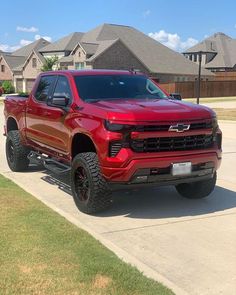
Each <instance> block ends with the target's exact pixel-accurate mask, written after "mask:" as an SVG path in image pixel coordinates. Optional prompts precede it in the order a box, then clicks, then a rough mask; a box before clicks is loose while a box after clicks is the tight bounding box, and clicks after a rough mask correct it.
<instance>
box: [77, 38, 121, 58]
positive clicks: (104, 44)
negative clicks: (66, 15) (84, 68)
mask: <svg viewBox="0 0 236 295" xmlns="http://www.w3.org/2000/svg"><path fill="white" fill-rule="evenodd" d="M118 40H119V39H115V40H105V41H99V42H98V43H97V50H96V52H95V53H94V54H93V55H92V56H91V57H90V58H88V59H87V61H88V62H91V61H93V60H95V59H96V58H97V57H98V56H99V55H100V54H102V53H103V52H105V51H106V50H107V49H108V48H109V47H110V46H111V45H113V44H114V43H116V42H117V41H118ZM82 44H84V43H82Z"/></svg>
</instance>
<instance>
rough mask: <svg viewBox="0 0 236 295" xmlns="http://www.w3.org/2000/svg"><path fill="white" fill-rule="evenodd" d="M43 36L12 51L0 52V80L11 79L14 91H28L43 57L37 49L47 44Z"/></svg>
mask: <svg viewBox="0 0 236 295" xmlns="http://www.w3.org/2000/svg"><path fill="white" fill-rule="evenodd" d="M48 44H49V42H48V41H46V40H44V39H43V38H41V39H39V40H37V41H35V42H33V43H31V44H29V45H27V46H24V47H22V48H20V49H18V50H16V51H14V52H12V53H3V52H1V53H0V81H4V80H7V81H11V82H12V83H13V85H14V87H15V89H16V91H18V92H20V91H30V90H31V89H32V83H33V82H34V80H35V78H36V76H37V75H38V73H40V68H41V67H42V65H43V63H44V57H43V56H42V55H41V54H40V53H39V51H38V50H39V49H40V48H42V47H44V46H46V45H48Z"/></svg>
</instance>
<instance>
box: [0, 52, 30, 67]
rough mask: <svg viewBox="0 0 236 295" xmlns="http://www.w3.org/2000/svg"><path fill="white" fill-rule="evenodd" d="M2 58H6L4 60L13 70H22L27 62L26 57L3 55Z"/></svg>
mask: <svg viewBox="0 0 236 295" xmlns="http://www.w3.org/2000/svg"><path fill="white" fill-rule="evenodd" d="M2 57H3V58H4V60H5V61H6V63H7V65H8V66H9V68H10V69H11V70H18V69H19V70H20V69H22V67H23V65H24V63H25V60H26V56H15V55H12V54H4V53H3V54H2Z"/></svg>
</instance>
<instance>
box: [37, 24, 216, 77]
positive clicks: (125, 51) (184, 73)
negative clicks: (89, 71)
mask: <svg viewBox="0 0 236 295" xmlns="http://www.w3.org/2000/svg"><path fill="white" fill-rule="evenodd" d="M40 53H41V54H42V55H43V56H44V57H47V56H53V55H57V56H58V57H59V65H58V67H59V68H60V69H82V68H94V69H131V68H134V69H139V70H141V71H142V72H144V73H147V74H148V75H150V76H152V77H153V78H155V79H156V80H157V81H159V82H173V81H193V80H195V79H196V78H197V74H198V66H196V65H195V64H194V63H193V62H192V61H189V60H187V59H185V58H184V57H183V56H182V55H181V54H180V53H177V52H175V51H173V50H171V49H169V48H168V47H166V46H164V45H162V44H161V43H159V42H157V41H155V40H154V39H152V38H150V37H149V36H147V35H145V34H144V33H142V32H140V31H138V30H136V29H135V28H133V27H129V26H123V25H114V24H103V25H101V26H98V27H96V28H95V29H93V30H91V31H89V32H87V33H80V32H77V33H73V34H70V35H68V36H66V37H64V38H62V39H60V40H58V41H57V42H55V43H52V44H49V45H48V46H46V47H44V48H42V49H41V50H40ZM202 77H203V78H208V79H211V78H212V77H213V75H212V74H211V73H210V72H209V71H207V70H205V71H204V70H203V72H202Z"/></svg>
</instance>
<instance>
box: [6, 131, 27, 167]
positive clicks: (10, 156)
mask: <svg viewBox="0 0 236 295" xmlns="http://www.w3.org/2000/svg"><path fill="white" fill-rule="evenodd" d="M28 154H29V149H28V148H27V147H25V146H24V145H22V144H21V140H20V133H19V131H18V130H13V131H9V132H8V134H7V139H6V157H7V163H8V166H9V168H10V169H11V170H12V171H15V172H20V171H25V170H26V169H27V168H28V166H29V159H28V158H27V156H28Z"/></svg>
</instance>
